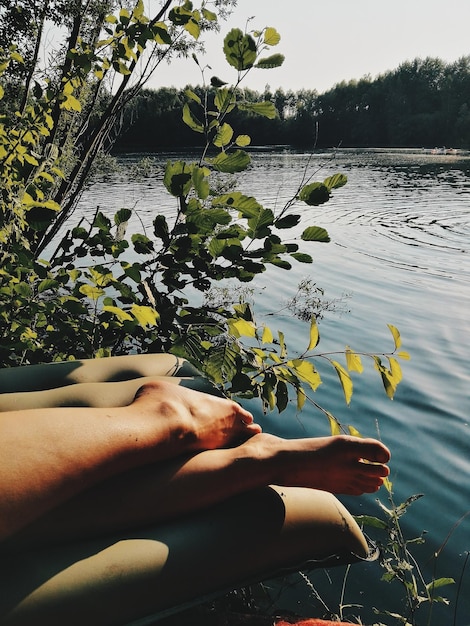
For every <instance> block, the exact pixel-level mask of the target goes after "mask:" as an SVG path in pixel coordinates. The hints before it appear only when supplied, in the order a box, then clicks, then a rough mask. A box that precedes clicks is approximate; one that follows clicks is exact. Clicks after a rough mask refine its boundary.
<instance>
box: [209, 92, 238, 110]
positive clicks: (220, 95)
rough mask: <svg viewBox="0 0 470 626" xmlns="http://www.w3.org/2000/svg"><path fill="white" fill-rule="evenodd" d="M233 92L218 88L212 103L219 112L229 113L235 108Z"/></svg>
mask: <svg viewBox="0 0 470 626" xmlns="http://www.w3.org/2000/svg"><path fill="white" fill-rule="evenodd" d="M235 103H236V98H235V94H234V92H233V91H232V90H230V89H226V88H224V89H218V90H217V93H216V94H215V98H214V104H215V106H216V107H217V110H218V111H219V112H220V113H230V111H233V109H234V108H235Z"/></svg>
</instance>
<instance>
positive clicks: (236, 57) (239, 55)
mask: <svg viewBox="0 0 470 626" xmlns="http://www.w3.org/2000/svg"><path fill="white" fill-rule="evenodd" d="M224 53H225V58H226V59H227V62H228V63H229V64H230V65H232V67H234V68H235V69H237V70H238V71H243V70H248V69H250V67H253V64H254V62H255V61H256V42H255V40H254V39H253V37H251V35H245V34H244V33H243V31H241V30H240V29H239V28H233V29H232V30H231V31H230V32H229V33H228V34H227V36H226V37H225V39H224Z"/></svg>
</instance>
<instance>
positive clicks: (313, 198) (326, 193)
mask: <svg viewBox="0 0 470 626" xmlns="http://www.w3.org/2000/svg"><path fill="white" fill-rule="evenodd" d="M329 199H330V190H329V188H328V187H327V186H326V185H325V184H324V183H318V182H317V183H310V184H309V185H305V186H304V187H302V189H301V190H300V193H299V200H302V202H305V204H308V205H309V206H318V205H320V204H324V203H325V202H328V200H329Z"/></svg>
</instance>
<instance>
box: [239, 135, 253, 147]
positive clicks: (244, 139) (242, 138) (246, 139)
mask: <svg viewBox="0 0 470 626" xmlns="http://www.w3.org/2000/svg"><path fill="white" fill-rule="evenodd" d="M235 143H236V145H237V146H239V147H240V148H245V147H246V146H249V145H250V143H251V137H250V136H249V135H238V136H237V138H236V139H235Z"/></svg>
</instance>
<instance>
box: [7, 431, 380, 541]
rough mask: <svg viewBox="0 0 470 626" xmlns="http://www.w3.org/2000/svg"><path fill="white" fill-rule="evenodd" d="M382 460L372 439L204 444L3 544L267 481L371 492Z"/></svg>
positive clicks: (170, 514)
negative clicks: (197, 450)
mask: <svg viewBox="0 0 470 626" xmlns="http://www.w3.org/2000/svg"><path fill="white" fill-rule="evenodd" d="M388 458H389V453H388V450H387V449H386V448H385V447H384V446H382V444H380V443H379V442H378V441H376V440H373V439H358V438H354V437H347V436H338V437H323V438H312V439H297V440H296V439H293V440H285V439H281V438H279V437H275V436H273V435H268V434H264V433H260V434H257V435H254V436H253V437H252V438H250V439H248V440H247V441H246V442H245V443H243V444H241V445H239V446H237V447H235V448H227V449H217V450H206V451H204V452H200V453H198V454H195V455H194V456H192V457H190V458H186V459H184V458H182V459H175V460H173V461H168V462H166V463H164V464H159V465H152V466H146V467H143V468H138V469H135V470H133V471H131V472H128V473H126V474H123V475H121V476H118V477H113V478H111V479H109V480H107V481H105V482H104V483H100V484H98V485H96V486H95V487H94V488H92V489H90V490H88V491H86V492H84V493H82V494H79V495H77V496H76V497H75V498H73V499H71V500H70V501H69V502H67V503H64V504H63V505H62V506H60V507H58V508H57V509H54V510H52V511H50V512H49V513H48V514H46V515H44V516H43V517H42V518H40V519H38V520H36V521H35V522H34V523H33V524H31V525H30V526H29V527H27V528H25V529H23V531H22V532H20V533H19V534H18V535H17V536H13V537H12V538H11V540H10V542H8V543H7V544H5V545H4V549H7V548H8V549H10V550H11V549H15V548H17V547H18V546H23V547H24V546H27V545H31V544H41V543H51V542H54V541H64V540H65V541H67V540H72V539H74V538H77V537H92V536H97V535H100V534H106V533H109V531H110V527H111V528H112V530H123V529H127V528H136V527H142V526H145V525H148V524H154V523H156V522H161V521H166V520H169V519H177V518H183V517H184V516H185V515H187V514H191V513H193V512H194V511H197V510H200V509H203V508H207V507H209V506H212V505H214V504H216V503H218V502H221V501H225V500H227V499H229V498H231V497H233V496H236V495H238V494H241V493H244V492H248V491H252V490H253V489H257V488H260V487H265V486H266V485H269V484H273V483H275V484H278V485H282V486H300V487H309V488H314V489H321V490H323V491H329V492H334V493H342V494H348V495H359V494H362V493H372V492H374V491H376V490H377V489H378V488H379V487H380V485H381V484H382V482H383V477H384V476H386V475H387V474H388V467H387V466H386V465H385V462H386V461H387V460H388ZM363 459H367V460H368V461H369V462H368V463H365V462H364V460H363Z"/></svg>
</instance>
